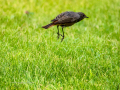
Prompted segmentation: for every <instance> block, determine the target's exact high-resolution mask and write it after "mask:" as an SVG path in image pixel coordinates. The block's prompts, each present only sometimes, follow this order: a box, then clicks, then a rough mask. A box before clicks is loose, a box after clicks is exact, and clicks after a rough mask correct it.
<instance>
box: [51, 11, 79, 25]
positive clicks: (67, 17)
mask: <svg viewBox="0 0 120 90" xmlns="http://www.w3.org/2000/svg"><path fill="white" fill-rule="evenodd" d="M79 18H80V16H79V15H78V14H77V13H74V12H63V13H61V14H59V15H58V16H57V17H56V18H55V19H53V20H51V21H52V22H53V23H55V24H64V23H72V22H75V21H76V20H78V19H79Z"/></svg>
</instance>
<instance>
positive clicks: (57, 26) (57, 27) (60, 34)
mask: <svg viewBox="0 0 120 90" xmlns="http://www.w3.org/2000/svg"><path fill="white" fill-rule="evenodd" d="M57 29H58V33H57V34H58V36H57V37H58V39H59V36H60V35H61V34H60V33H59V25H57ZM61 36H62V35H61Z"/></svg>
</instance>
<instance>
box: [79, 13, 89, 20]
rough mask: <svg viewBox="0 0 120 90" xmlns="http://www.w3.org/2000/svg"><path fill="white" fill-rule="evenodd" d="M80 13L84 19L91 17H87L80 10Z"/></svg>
mask: <svg viewBox="0 0 120 90" xmlns="http://www.w3.org/2000/svg"><path fill="white" fill-rule="evenodd" d="M78 14H79V15H80V17H81V18H83V19H84V18H89V17H87V16H86V15H85V14H84V13H82V12H78Z"/></svg>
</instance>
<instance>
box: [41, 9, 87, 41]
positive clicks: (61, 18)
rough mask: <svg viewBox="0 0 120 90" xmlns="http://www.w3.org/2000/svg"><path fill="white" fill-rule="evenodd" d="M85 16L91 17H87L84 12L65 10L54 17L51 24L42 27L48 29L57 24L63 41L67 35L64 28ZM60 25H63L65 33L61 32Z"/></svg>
mask: <svg viewBox="0 0 120 90" xmlns="http://www.w3.org/2000/svg"><path fill="white" fill-rule="evenodd" d="M84 18H89V17H87V16H86V15H85V14H84V13H83V12H73V11H65V12H63V13H61V14H59V15H58V16H56V17H55V18H54V19H52V20H51V23H50V24H47V25H45V26H42V28H44V29H48V28H50V27H52V26H55V25H57V29H58V32H57V34H58V36H57V37H58V39H59V36H62V39H61V42H62V41H63V39H64V37H65V36H64V31H63V28H64V27H68V26H72V25H73V24H75V23H77V22H79V21H81V20H83V19H84ZM59 26H61V27H62V32H63V35H62V34H60V33H59Z"/></svg>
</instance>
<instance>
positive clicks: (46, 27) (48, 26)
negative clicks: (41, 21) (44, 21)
mask: <svg viewBox="0 0 120 90" xmlns="http://www.w3.org/2000/svg"><path fill="white" fill-rule="evenodd" d="M52 26H54V24H53V23H50V24H48V25H45V26H43V27H42V28H45V29H48V28H50V27H52Z"/></svg>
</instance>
